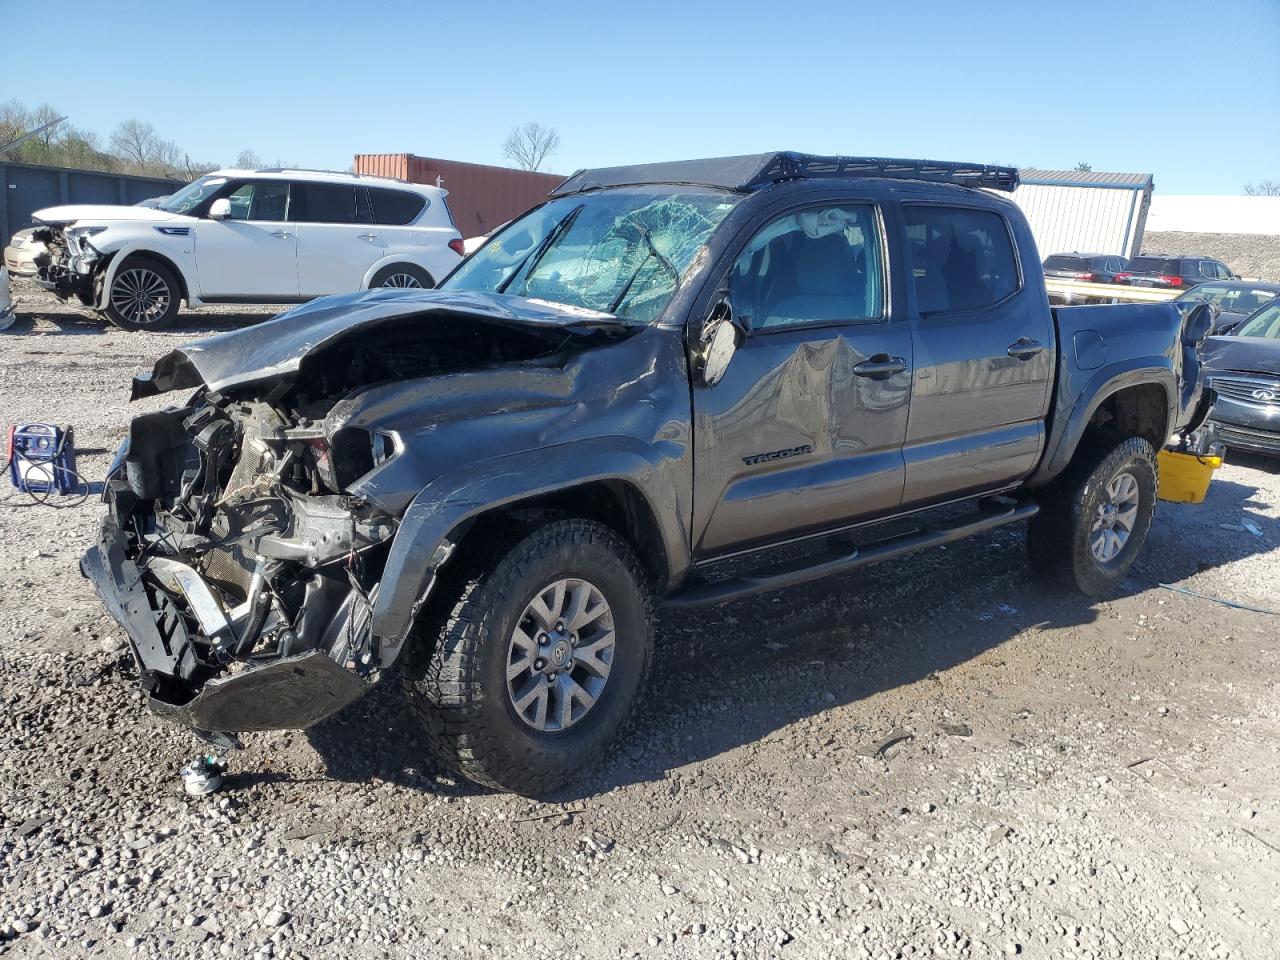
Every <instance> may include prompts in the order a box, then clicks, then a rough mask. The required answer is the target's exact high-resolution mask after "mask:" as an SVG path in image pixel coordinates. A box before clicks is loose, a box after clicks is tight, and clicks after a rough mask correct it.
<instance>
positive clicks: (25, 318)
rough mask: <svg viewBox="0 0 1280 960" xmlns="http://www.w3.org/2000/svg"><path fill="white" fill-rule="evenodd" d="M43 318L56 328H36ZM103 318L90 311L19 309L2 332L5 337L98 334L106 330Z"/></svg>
mask: <svg viewBox="0 0 1280 960" xmlns="http://www.w3.org/2000/svg"><path fill="white" fill-rule="evenodd" d="M37 320H43V321H44V322H45V323H47V324H50V325H52V326H54V327H57V330H56V331H55V330H37V329H36V328H35V323H36V321H37ZM107 327H108V324H107V322H106V321H105V320H101V319H99V318H98V317H95V316H94V315H93V314H91V313H43V312H41V311H39V310H32V311H26V310H23V311H20V312H19V313H18V318H17V321H16V322H15V323H14V325H13V326H12V327H10V328H9V329H8V330H6V331H5V332H4V335H5V336H6V337H52V336H62V335H66V336H86V335H100V334H104V333H106V332H107Z"/></svg>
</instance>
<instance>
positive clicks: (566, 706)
mask: <svg viewBox="0 0 1280 960" xmlns="http://www.w3.org/2000/svg"><path fill="white" fill-rule="evenodd" d="M477 546H480V545H479V544H477ZM447 569H448V568H446V570H447ZM652 619H653V611H652V600H651V594H650V589H649V585H648V582H647V579H646V577H645V575H644V571H643V570H642V568H641V566H640V562H639V560H638V559H637V557H636V554H635V551H634V550H632V549H631V546H630V545H629V544H628V543H627V542H626V541H625V540H623V539H622V537H620V536H619V535H618V534H617V533H615V532H614V531H613V530H611V529H610V528H609V527H606V526H604V525H603V524H599V523H595V522H592V521H588V520H578V519H565V520H553V521H551V522H548V523H544V524H543V525H542V526H539V527H537V528H535V529H534V530H533V531H532V532H529V533H527V534H526V535H525V536H524V537H523V538H522V539H520V540H519V541H518V542H516V543H515V544H514V545H506V546H499V547H497V548H495V549H494V552H493V553H492V554H491V555H490V556H489V557H488V558H476V559H475V561H474V562H473V564H472V566H471V568H470V569H469V570H468V569H466V568H462V567H460V568H459V569H458V570H456V571H454V573H453V576H452V577H451V578H442V581H441V583H440V584H438V587H437V590H436V592H435V593H434V594H433V596H432V600H431V602H430V604H429V607H428V610H427V612H426V614H425V616H424V621H423V623H422V625H421V629H420V631H419V633H420V635H419V636H418V637H417V638H415V641H416V642H415V646H414V647H413V648H412V650H411V652H410V655H409V660H408V662H407V663H406V665H405V670H404V683H405V689H406V692H407V694H408V697H409V704H410V707H411V708H412V710H413V712H414V713H415V714H416V715H417V717H418V719H419V720H420V721H421V723H422V725H423V729H424V730H425V732H426V737H427V741H428V743H429V745H430V747H431V749H432V752H433V753H434V754H435V755H436V757H437V759H439V760H440V761H441V762H442V763H443V764H444V765H445V766H446V767H448V768H450V769H452V770H455V771H457V772H459V773H461V774H462V775H463V776H466V777H468V778H469V779H471V780H474V781H476V782H477V783H481V784H484V785H486V786H490V787H496V788H498V789H502V790H512V791H515V792H516V793H521V794H525V795H527V796H538V795H541V794H545V793H547V792H549V791H551V790H554V789H556V788H557V787H560V786H563V785H564V784H566V783H569V782H570V781H573V780H577V779H580V778H582V777H583V776H584V775H585V774H586V773H587V772H588V771H589V770H590V769H591V768H592V767H593V766H594V765H595V764H596V763H597V762H598V761H599V759H600V758H601V757H602V756H603V754H604V752H605V749H606V747H607V746H608V744H609V742H610V741H611V740H612V739H613V737H614V736H615V735H616V733H617V732H618V729H619V728H620V727H621V726H622V723H623V721H624V720H625V719H626V717H627V715H628V714H629V713H630V711H631V706H632V704H633V703H634V702H635V699H636V696H637V694H638V692H639V690H640V687H641V685H642V683H643V682H644V678H645V675H646V674H647V672H648V667H649V662H650V659H651V658H652V651H653V627H652Z"/></svg>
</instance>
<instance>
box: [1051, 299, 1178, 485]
mask: <svg viewBox="0 0 1280 960" xmlns="http://www.w3.org/2000/svg"><path fill="white" fill-rule="evenodd" d="M1053 315H1054V321H1055V323H1056V325H1057V328H1058V341H1059V344H1060V345H1061V346H1060V349H1059V351H1058V370H1057V376H1056V380H1055V388H1054V398H1053V406H1052V409H1051V412H1050V423H1049V442H1048V445H1047V448H1046V455H1045V458H1044V460H1043V462H1042V463H1041V465H1040V468H1039V469H1038V470H1037V471H1036V473H1035V474H1034V475H1033V477H1032V481H1031V482H1032V483H1033V484H1035V483H1043V482H1047V481H1048V480H1050V479H1052V478H1053V477H1054V476H1056V475H1057V474H1059V473H1061V472H1062V470H1063V469H1064V468H1065V467H1066V465H1067V464H1068V463H1069V462H1070V460H1071V456H1072V454H1073V453H1074V452H1075V449H1076V445H1077V444H1078V443H1079V440H1080V437H1081V436H1082V435H1083V433H1084V429H1085V427H1086V426H1087V425H1088V423H1089V419H1090V417H1092V416H1093V413H1094V411H1096V410H1097V408H1098V406H1099V405H1100V404H1101V403H1102V402H1103V401H1104V400H1106V398H1107V397H1109V396H1111V395H1112V394H1114V393H1116V392H1117V391H1119V390H1123V389H1125V388H1126V387H1131V386H1135V385H1138V384H1144V383H1156V384H1158V385H1159V386H1160V387H1161V388H1162V389H1163V390H1164V392H1165V397H1166V403H1167V409H1168V419H1167V423H1168V426H1169V430H1170V431H1172V430H1173V428H1174V427H1175V426H1176V425H1177V423H1178V421H1179V419H1180V417H1179V414H1180V408H1181V407H1180V401H1181V400H1182V399H1184V398H1181V397H1180V387H1181V385H1182V384H1183V380H1184V363H1185V361H1186V358H1185V357H1184V355H1183V354H1184V351H1183V348H1182V341H1181V332H1182V326H1183V317H1184V314H1183V311H1182V309H1180V308H1179V307H1177V306H1175V305H1174V304H1172V303H1158V304H1115V305H1102V306H1079V307H1055V308H1053ZM1192 354H1193V355H1194V351H1192ZM1186 372H1187V373H1188V374H1190V375H1191V376H1192V377H1193V381H1194V382H1193V383H1192V384H1191V385H1192V386H1193V387H1194V388H1195V390H1194V393H1195V396H1194V397H1190V398H1186V399H1187V401H1188V402H1189V403H1190V404H1191V405H1192V406H1194V400H1196V399H1198V394H1199V389H1198V384H1199V373H1198V368H1197V369H1195V370H1190V371H1186Z"/></svg>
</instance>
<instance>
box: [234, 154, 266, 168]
mask: <svg viewBox="0 0 1280 960" xmlns="http://www.w3.org/2000/svg"><path fill="white" fill-rule="evenodd" d="M260 166H262V158H261V157H260V156H258V155H257V154H256V153H254V152H253V151H252V150H241V151H240V155H239V156H238V157H236V169H237V170H257V169H258V168H259V167H260Z"/></svg>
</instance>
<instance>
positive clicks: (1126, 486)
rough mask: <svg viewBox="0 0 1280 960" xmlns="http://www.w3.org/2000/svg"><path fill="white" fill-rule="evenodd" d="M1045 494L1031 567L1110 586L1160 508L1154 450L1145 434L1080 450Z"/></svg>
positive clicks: (1085, 585) (1031, 530)
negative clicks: (1085, 453)
mask: <svg viewBox="0 0 1280 960" xmlns="http://www.w3.org/2000/svg"><path fill="white" fill-rule="evenodd" d="M1077 456H1078V457H1082V459H1081V461H1080V463H1079V464H1078V465H1076V466H1075V467H1074V468H1068V470H1067V473H1066V474H1064V475H1063V477H1062V478H1061V479H1060V480H1059V481H1057V482H1055V483H1054V484H1053V485H1051V486H1050V487H1049V488H1048V489H1047V490H1046V491H1045V493H1044V495H1043V496H1042V497H1041V501H1040V512H1039V513H1038V514H1036V515H1035V516H1034V517H1032V518H1031V521H1030V522H1029V524H1028V525H1027V551H1028V553H1029V554H1030V560H1031V566H1032V568H1033V569H1034V570H1036V571H1037V572H1039V573H1042V574H1045V575H1047V576H1049V577H1051V578H1052V579H1054V580H1057V581H1058V582H1059V583H1062V584H1064V585H1066V586H1070V587H1074V588H1075V589H1077V590H1079V591H1080V592H1081V593H1084V594H1086V595H1088V596H1094V597H1096V596H1102V595H1104V594H1107V593H1110V592H1111V591H1112V590H1114V589H1115V588H1116V587H1118V586H1119V585H1120V582H1121V581H1122V580H1123V579H1124V578H1125V576H1126V575H1127V574H1128V572H1129V568H1130V567H1131V566H1133V562H1134V560H1135V559H1137V556H1138V553H1139V551H1141V550H1142V545H1143V543H1145V542H1146V539H1147V531H1149V530H1150V529H1151V517H1152V515H1153V514H1154V512H1155V505H1156V490H1157V487H1158V485H1159V478H1158V474H1157V472H1156V471H1157V468H1156V453H1155V450H1154V448H1153V447H1152V446H1151V444H1150V443H1149V442H1147V441H1146V440H1143V439H1142V438H1141V437H1130V438H1129V439H1127V440H1125V441H1124V442H1122V443H1121V444H1119V445H1118V446H1116V447H1113V448H1110V449H1108V450H1105V451H1103V453H1101V454H1097V453H1095V454H1094V455H1093V456H1091V457H1090V456H1082V455H1081V454H1077Z"/></svg>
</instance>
